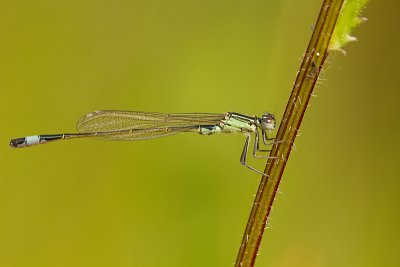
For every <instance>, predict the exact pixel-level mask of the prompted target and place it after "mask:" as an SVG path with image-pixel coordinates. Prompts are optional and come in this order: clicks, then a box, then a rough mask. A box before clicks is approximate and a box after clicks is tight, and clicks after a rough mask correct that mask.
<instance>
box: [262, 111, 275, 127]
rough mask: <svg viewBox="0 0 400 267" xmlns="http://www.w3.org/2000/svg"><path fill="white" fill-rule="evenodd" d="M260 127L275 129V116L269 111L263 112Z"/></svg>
mask: <svg viewBox="0 0 400 267" xmlns="http://www.w3.org/2000/svg"><path fill="white" fill-rule="evenodd" d="M260 121H261V128H262V129H263V130H273V129H275V126H276V123H275V116H274V114H271V113H264V114H263V115H262V117H261V120H260Z"/></svg>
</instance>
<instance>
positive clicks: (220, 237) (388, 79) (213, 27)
mask: <svg viewBox="0 0 400 267" xmlns="http://www.w3.org/2000/svg"><path fill="white" fill-rule="evenodd" d="M321 2H322V1H320V0H312V1H294V0H290V1H262V0H254V1H238V0H233V1H232V0H229V1H228V0H221V1H215V0H213V1H204V0H203V1H198V0H197V1H192V0H170V1H163V0H153V1H104V0H100V1H49V0H39V1H9V2H6V1H3V2H2V3H1V8H0V36H1V37H0V38H1V41H0V60H1V64H0V88H1V91H0V92H1V100H0V101H1V104H0V114H1V115H0V116H1V129H0V177H1V179H0V218H1V219H0V266H5V267H14V266H18V267H25V266H232V264H233V263H234V261H235V258H236V254H237V251H238V249H239V244H240V241H241V238H242V234H243V231H244V228H245V225H246V221H247V218H248V215H249V212H250V209H251V206H252V201H253V195H254V193H255V192H256V189H257V187H258V182H259V180H260V177H259V175H257V174H255V173H253V172H251V171H249V170H247V169H246V168H244V167H242V166H241V165H240V164H239V156H240V153H241V149H242V146H243V143H244V137H243V136H241V135H232V136H231V135H228V136H222V135H215V136H210V137H205V136H200V135H196V134H192V135H191V134H187V135H185V134H183V135H180V136H173V137H169V138H163V139H159V140H152V141H143V142H104V141H98V140H75V141H68V142H59V143H55V144H49V145H45V146H38V147H33V148H28V149H20V150H14V149H10V148H9V147H8V142H9V139H10V138H12V137H21V136H24V135H31V134H40V133H42V134H43V133H58V132H73V131H74V130H75V122H76V121H77V119H78V118H79V117H80V116H82V115H84V114H86V113H88V112H90V111H93V110H97V109H122V110H139V111H158V112H221V113H222V112H226V111H236V112H242V113H247V114H249V115H254V114H261V113H262V112H265V111H270V112H274V113H276V115H277V118H278V119H279V118H281V116H282V113H283V111H284V108H285V104H286V101H287V99H288V96H289V94H290V91H291V86H292V83H293V81H294V78H295V75H296V72H297V69H298V67H299V65H300V61H301V58H302V55H303V52H304V51H305V48H306V46H307V44H308V40H309V37H310V35H311V33H312V25H313V24H314V23H315V21H316V18H317V15H318V12H319V8H320V5H321ZM399 6H400V3H399V2H396V3H395V2H394V1H392V2H390V1H381V0H376V1H371V2H370V4H369V5H368V8H367V9H366V11H365V12H364V16H366V17H367V18H368V19H369V21H368V22H367V23H365V24H364V25H362V26H361V27H360V28H359V29H357V30H356V32H355V33H354V35H355V36H356V37H357V38H358V39H359V42H358V43H353V44H350V45H348V46H347V47H345V50H346V51H347V56H344V55H343V54H341V53H333V54H332V55H331V56H330V58H329V63H328V64H327V65H326V67H325V71H324V73H323V74H322V77H321V78H322V79H321V81H320V84H319V85H318V86H317V88H316V91H315V94H316V95H317V97H316V98H312V100H311V103H310V104H311V106H310V108H309V110H308V112H307V114H306V116H305V119H304V121H303V125H302V128H301V130H302V135H301V137H300V138H298V139H297V141H296V146H297V150H296V151H295V152H293V153H292V154H291V158H290V160H289V164H288V165H287V168H286V172H285V174H284V176H283V180H282V183H281V187H280V192H281V193H282V194H279V195H278V196H277V198H276V202H275V205H274V210H273V213H272V216H271V219H270V220H269V224H268V226H269V227H268V230H267V231H266V233H265V235H264V239H263V242H262V246H261V250H260V255H259V258H258V262H257V266H279V267H284V266H285V267H286V266H307V267H309V266H324V267H327V266H328V267H329V266H332V267H333V266H400V259H399V258H398V255H397V254H398V251H399V249H400V242H399V240H398V236H399V233H400V230H399V225H400V206H399V204H400V194H399V193H400V192H399V191H400V190H399V185H400V181H399V179H398V178H399V175H398V174H397V175H396V173H398V171H399V164H398V161H399V160H398V153H399V152H398V151H399V138H398V131H399V124H398V123H399V119H398V117H399V115H400V112H399V110H400V108H399V106H400V105H399V104H398V99H399V96H400V93H399V91H398V89H399V88H398V87H399V86H398V82H397V81H396V78H398V75H399V74H398V72H399V67H398V64H399V61H400V57H399V53H398V47H399V34H398V25H399V21H398V14H397V11H396V10H398V8H399ZM251 162H252V165H254V166H257V167H258V168H262V167H263V165H264V161H263V160H260V161H254V160H252V161H251ZM271 226H272V227H271Z"/></svg>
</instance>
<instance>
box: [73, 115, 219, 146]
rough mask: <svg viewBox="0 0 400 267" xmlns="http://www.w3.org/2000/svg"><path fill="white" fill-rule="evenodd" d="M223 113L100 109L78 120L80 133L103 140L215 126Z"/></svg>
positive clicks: (164, 133) (155, 136)
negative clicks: (174, 112) (170, 112)
mask: <svg viewBox="0 0 400 267" xmlns="http://www.w3.org/2000/svg"><path fill="white" fill-rule="evenodd" d="M224 118H225V114H212V113H179V114H166V113H155V112H136V111H117V110H100V111H95V112H92V113H89V114H87V115H85V116H84V117H82V118H81V119H79V121H78V123H77V126H76V127H77V129H78V131H79V132H80V133H85V134H88V135H90V136H93V137H96V138H100V139H107V140H143V139H151V138H158V137H164V136H169V135H173V134H177V133H180V132H188V131H196V130H197V129H198V126H200V125H217V124H218V123H219V121H220V120H223V119H224Z"/></svg>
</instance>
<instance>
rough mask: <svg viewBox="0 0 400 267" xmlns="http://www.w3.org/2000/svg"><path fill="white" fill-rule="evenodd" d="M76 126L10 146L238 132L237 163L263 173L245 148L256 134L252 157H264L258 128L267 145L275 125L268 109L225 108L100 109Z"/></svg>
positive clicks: (12, 143)
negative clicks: (197, 110)
mask: <svg viewBox="0 0 400 267" xmlns="http://www.w3.org/2000/svg"><path fill="white" fill-rule="evenodd" d="M77 129H78V133H64V134H50V135H32V136H26V137H22V138H16V139H12V140H11V141H10V146H11V147H15V148H18V147H29V146H33V145H39V144H44V143H48V142H52V141H57V140H63V139H71V138H81V137H94V138H99V139H104V140H121V141H122V140H125V141H133V140H145V139H152V138H158V137H164V136H169V135H173V134H177V133H182V132H198V133H200V134H202V135H210V134H214V133H237V132H239V133H243V134H245V135H246V136H247V137H246V141H245V143H244V148H243V151H242V154H241V156H240V163H241V164H242V165H244V166H246V167H247V168H249V169H251V170H253V171H255V172H257V173H260V174H262V175H264V173H263V172H261V171H259V170H257V169H255V168H253V167H251V166H249V165H247V152H248V149H249V143H250V138H251V134H252V133H253V134H254V136H255V141H254V147H253V156H254V157H255V158H265V156H259V155H257V152H258V151H261V152H268V151H269V150H266V149H264V150H262V149H260V148H259V144H260V142H259V135H260V131H261V136H262V140H263V143H264V144H265V145H268V140H272V139H273V138H268V136H267V132H268V131H271V130H273V129H275V118H274V115H273V114H271V113H265V114H263V115H262V116H261V118H258V117H256V116H255V117H250V116H246V115H242V114H239V113H234V112H227V113H225V114H213V113H177V114H164V113H155V112H135V111H116V110H100V111H95V112H92V113H89V114H87V115H85V116H84V117H82V118H81V119H79V121H78V123H77Z"/></svg>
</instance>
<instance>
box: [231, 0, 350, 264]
mask: <svg viewBox="0 0 400 267" xmlns="http://www.w3.org/2000/svg"><path fill="white" fill-rule="evenodd" d="M343 1H344V0H324V2H323V4H322V7H321V10H320V13H319V17H318V20H317V23H316V25H315V28H314V31H313V34H312V36H311V40H310V43H309V45H308V48H307V51H306V53H305V55H304V58H303V62H302V64H301V67H300V70H299V72H298V74H297V78H296V82H295V84H294V87H293V90H292V93H291V95H290V98H289V101H288V103H287V106H286V110H285V113H284V115H283V119H282V122H281V124H280V127H279V130H278V133H277V136H276V140H277V141H276V142H275V144H274V145H273V147H272V151H271V154H270V157H269V159H268V161H267V164H266V166H265V173H266V174H267V176H263V177H262V179H261V182H260V186H259V188H258V191H257V194H256V197H255V200H254V203H253V208H252V210H251V213H250V216H249V220H248V222H247V226H246V230H245V232H244V235H243V239H242V243H241V245H240V250H239V254H238V256H237V259H236V265H235V266H237V267H244V266H254V264H255V261H256V257H257V252H258V249H259V247H260V243H261V239H262V236H263V233H264V229H265V226H266V223H267V219H268V216H269V213H270V211H271V208H272V204H273V202H274V198H275V195H276V192H277V190H278V186H279V183H280V180H281V177H282V174H283V171H284V169H285V166H286V163H287V160H288V158H289V155H290V151H291V150H292V144H293V143H294V141H295V139H296V135H297V131H298V129H299V128H300V124H301V121H302V119H303V116H304V113H305V111H306V109H307V106H308V102H309V100H310V97H311V95H312V92H313V89H314V85H315V83H316V81H317V79H318V76H319V73H320V70H321V68H322V66H323V64H324V62H325V59H326V58H327V56H328V47H329V41H330V39H331V35H332V33H333V30H334V28H335V25H336V20H337V18H338V16H339V13H340V9H341V7H342V4H343Z"/></svg>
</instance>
